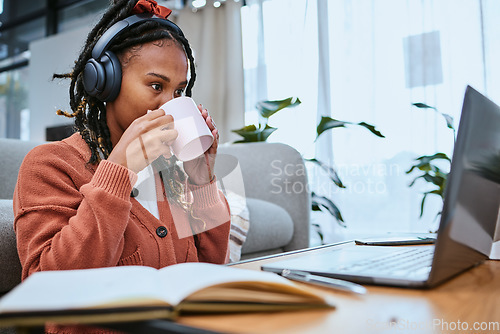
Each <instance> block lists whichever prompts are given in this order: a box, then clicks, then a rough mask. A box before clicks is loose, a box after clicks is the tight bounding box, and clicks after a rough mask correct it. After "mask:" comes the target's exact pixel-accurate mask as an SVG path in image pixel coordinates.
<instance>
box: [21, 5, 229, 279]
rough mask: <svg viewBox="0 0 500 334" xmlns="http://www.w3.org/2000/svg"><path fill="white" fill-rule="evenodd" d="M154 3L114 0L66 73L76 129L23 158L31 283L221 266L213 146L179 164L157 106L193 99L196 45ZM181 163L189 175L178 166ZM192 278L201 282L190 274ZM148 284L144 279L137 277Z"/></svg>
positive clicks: (222, 229) (225, 233)
mask: <svg viewBox="0 0 500 334" xmlns="http://www.w3.org/2000/svg"><path fill="white" fill-rule="evenodd" d="M170 12H171V11H170V10H169V9H167V8H165V7H162V6H159V5H157V3H156V2H155V1H152V0H139V1H137V0H118V1H114V4H112V5H111V6H110V7H109V9H108V10H107V11H106V12H105V13H104V14H103V16H102V18H101V20H100V21H99V22H98V23H97V25H96V26H95V27H94V28H93V29H92V31H91V32H90V33H89V35H88V37H87V40H86V42H85V45H84V47H83V50H82V52H81V54H80V56H79V57H78V59H77V61H76V62H75V66H74V68H73V71H72V72H71V73H70V74H62V75H59V74H57V75H54V76H55V77H56V78H68V79H70V80H71V83H70V89H69V93H70V106H71V110H72V112H66V111H60V112H59V113H60V114H63V115H65V116H68V117H74V119H75V127H76V129H77V132H76V133H75V134H73V135H72V136H70V137H69V138H67V139H64V140H62V141H60V142H54V143H48V144H44V145H41V146H38V147H36V148H35V149H34V150H32V151H31V152H30V153H29V154H28V155H27V156H26V158H25V160H24V162H23V164H22V166H21V168H20V171H19V177H18V182H17V186H16V191H15V195H14V213H15V223H14V227H15V231H16V235H17V246H18V252H19V257H20V260H21V263H22V267H23V272H22V277H23V279H24V278H26V277H27V276H28V275H30V274H31V273H33V272H36V271H41V270H63V269H82V268H95V267H110V266H119V265H145V266H151V267H155V268H161V267H164V266H168V265H172V264H175V263H180V262H194V261H203V262H211V263H225V262H227V259H228V243H229V230H230V223H229V209H228V206H227V202H226V200H225V198H224V196H223V195H222V193H221V192H220V191H219V190H218V188H217V185H216V180H215V176H214V175H213V174H212V171H213V167H214V161H215V156H216V153H217V146H218V130H217V129H216V128H215V123H214V122H213V120H212V118H211V116H209V115H208V112H207V110H206V109H204V108H202V107H201V105H200V106H199V110H200V113H201V115H202V116H203V118H204V119H205V121H206V124H207V126H208V127H209V129H210V130H211V131H212V134H213V136H214V142H213V144H212V146H211V147H210V148H209V149H208V151H207V152H206V153H205V154H204V155H202V156H200V157H199V158H196V159H194V160H191V161H186V162H183V163H181V162H178V161H176V158H175V156H172V155H171V153H170V147H169V144H171V143H172V142H173V141H174V140H175V138H176V137H177V132H176V130H175V129H174V128H173V118H172V116H170V115H165V112H164V111H163V110H161V109H159V107H160V106H161V105H163V104H164V103H165V102H167V101H169V100H171V99H174V98H177V97H180V96H182V95H187V96H190V95H191V92H192V88H193V85H194V81H195V77H196V71H195V66H194V60H193V54H192V51H191V48H190V46H189V43H188V40H187V39H186V37H185V36H184V34H183V33H182V31H181V29H180V28H179V27H177V26H176V25H175V24H174V23H172V22H171V21H169V20H168V19H167V16H168V15H169V14H170ZM181 166H182V168H181ZM192 279H195V278H192ZM138 284H140V282H138Z"/></svg>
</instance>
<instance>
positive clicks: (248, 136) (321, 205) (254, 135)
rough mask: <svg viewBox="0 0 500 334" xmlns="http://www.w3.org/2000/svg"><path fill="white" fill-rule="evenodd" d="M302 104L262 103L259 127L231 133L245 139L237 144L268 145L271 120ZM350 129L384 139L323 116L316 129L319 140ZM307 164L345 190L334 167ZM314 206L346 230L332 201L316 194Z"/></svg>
mask: <svg viewBox="0 0 500 334" xmlns="http://www.w3.org/2000/svg"><path fill="white" fill-rule="evenodd" d="M300 103H301V101H300V99H299V98H296V97H289V98H286V99H283V100H269V101H261V102H258V103H257V105H256V108H257V110H258V112H259V124H257V125H254V124H252V125H247V126H244V127H242V128H240V129H237V130H232V132H234V133H236V134H238V135H240V136H241V137H242V139H240V140H238V141H235V143H250V142H262V141H266V140H267V139H268V137H269V136H270V135H271V134H272V133H273V132H274V131H276V130H277V128H275V127H272V126H270V125H269V124H268V121H269V118H270V117H271V116H272V115H274V114H275V113H277V112H278V111H280V110H282V109H285V108H290V107H295V106H297V105H299V104H300ZM349 126H361V127H364V128H366V129H367V130H368V131H370V132H371V133H373V134H374V135H376V136H377V137H381V138H385V137H384V135H382V133H381V132H380V131H378V130H377V129H376V128H375V126H373V125H371V124H368V123H365V122H360V123H353V122H346V121H339V120H336V119H334V118H331V117H327V116H323V117H322V118H321V121H320V123H319V124H318V125H317V127H316V139H317V138H318V137H319V136H320V135H321V134H322V133H324V132H325V131H328V130H332V129H338V128H347V127H349ZM304 160H305V161H306V162H310V163H313V164H315V165H316V166H318V167H319V168H321V169H322V170H324V171H325V172H326V173H327V175H328V178H329V179H330V180H331V181H332V182H333V183H334V184H335V185H336V186H338V187H339V188H346V187H345V185H344V184H343V183H342V181H341V179H340V177H339V175H338V173H337V171H336V170H335V168H334V167H332V166H329V165H328V164H326V163H324V162H322V161H319V160H317V159H314V158H313V159H304ZM311 206H312V208H311V209H312V210H313V211H322V212H325V213H328V214H330V215H332V216H333V217H334V218H335V220H336V222H337V223H338V224H339V225H340V226H342V227H346V224H345V222H344V218H343V217H342V213H341V212H340V210H339V208H338V207H337V206H336V205H335V203H333V201H332V200H331V199H330V198H328V197H326V196H321V195H318V194H316V193H315V192H311ZM315 228H316V231H317V232H318V234H319V236H320V238H321V240H323V236H322V232H321V231H320V230H319V226H315Z"/></svg>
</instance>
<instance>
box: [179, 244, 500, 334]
mask: <svg viewBox="0 0 500 334" xmlns="http://www.w3.org/2000/svg"><path fill="white" fill-rule="evenodd" d="M334 247H339V246H334ZM327 249H328V247H322V248H316V249H312V250H307V251H306V252H323V251H325V250H327ZM303 254H304V252H295V253H291V254H286V255H284V256H275V257H270V258H265V259H260V260H256V261H250V262H246V263H241V264H237V265H236V266H237V267H240V268H247V269H254V270H260V266H261V265H262V264H264V263H270V262H274V261H278V260H282V259H284V258H291V257H296V256H300V255H303ZM367 287H368V291H369V293H368V294H367V295H365V296H361V297H359V296H354V295H350V294H346V293H341V292H336V291H334V290H329V289H327V288H319V287H318V288H317V287H314V289H316V290H317V291H320V292H321V293H324V294H329V295H331V296H332V297H333V298H334V300H335V301H336V305H337V309H335V310H316V311H297V312H278V313H253V314H238V315H208V316H185V317H182V318H180V319H179V322H180V323H181V324H185V325H189V326H196V327H201V328H206V329H209V330H213V331H221V332H227V333H273V334H274V333H287V334H289V333H356V334H358V333H500V261H487V262H485V263H484V264H482V265H480V266H478V267H476V268H473V269H471V270H468V271H466V272H465V273H462V274H461V275H459V276H457V277H455V278H453V279H451V280H449V281H447V282H445V283H443V284H442V285H440V286H438V287H436V288H433V289H431V290H413V289H404V288H389V287H377V286H367Z"/></svg>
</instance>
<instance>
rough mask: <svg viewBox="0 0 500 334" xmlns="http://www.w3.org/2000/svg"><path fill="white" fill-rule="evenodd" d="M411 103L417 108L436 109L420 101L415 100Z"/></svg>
mask: <svg viewBox="0 0 500 334" xmlns="http://www.w3.org/2000/svg"><path fill="white" fill-rule="evenodd" d="M413 105H414V106H415V107H417V108H421V109H434V110H436V108H434V107H431V106H430V105H427V104H425V103H421V102H417V103H413Z"/></svg>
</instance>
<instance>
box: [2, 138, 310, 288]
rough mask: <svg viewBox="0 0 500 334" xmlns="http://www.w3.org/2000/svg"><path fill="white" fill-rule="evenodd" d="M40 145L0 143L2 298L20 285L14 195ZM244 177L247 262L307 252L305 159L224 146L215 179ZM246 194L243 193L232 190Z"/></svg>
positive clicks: (272, 148)
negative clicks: (24, 164)
mask: <svg viewBox="0 0 500 334" xmlns="http://www.w3.org/2000/svg"><path fill="white" fill-rule="evenodd" d="M38 144H40V143H35V142H24V141H20V140H13V139H0V152H1V153H2V157H1V159H0V185H1V187H0V268H1V270H0V295H2V294H3V293H5V292H7V291H9V290H10V289H12V288H13V287H14V286H15V285H17V284H18V283H19V282H20V277H21V266H20V263H19V258H18V256H17V251H16V240H15V234H14V230H13V226H12V225H13V219H14V217H13V212H12V195H13V192H14V187H15V183H16V179H17V173H18V170H19V166H20V164H21V162H22V159H23V158H24V156H25V155H26V153H27V152H28V151H29V150H31V149H32V148H33V147H34V146H36V145H38ZM235 171H236V172H240V171H241V175H242V177H243V183H244V189H243V193H240V195H244V196H245V198H246V204H247V206H248V211H249V218H250V219H249V220H250V228H249V231H248V235H247V239H246V241H245V243H244V244H243V247H242V259H248V258H252V257H256V256H262V255H268V254H273V253H279V252H283V251H291V250H295V249H301V248H306V247H308V245H309V223H308V222H309V210H310V198H309V195H308V193H307V191H306V184H307V177H306V175H305V168H304V162H303V160H302V157H301V155H300V154H299V153H298V152H297V151H295V150H294V149H293V148H291V147H290V146H287V145H284V144H278V143H252V144H234V145H226V146H221V147H220V148H219V157H218V159H217V165H216V173H217V175H218V178H219V179H220V180H222V182H223V184H224V183H225V186H226V187H227V188H232V184H231V178H230V177H229V176H228V175H234V173H235ZM233 188H235V191H237V192H241V190H242V189H241V187H233Z"/></svg>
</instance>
